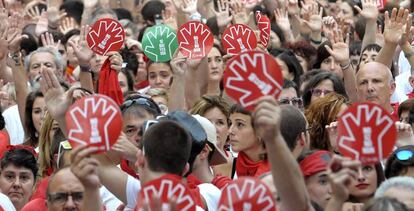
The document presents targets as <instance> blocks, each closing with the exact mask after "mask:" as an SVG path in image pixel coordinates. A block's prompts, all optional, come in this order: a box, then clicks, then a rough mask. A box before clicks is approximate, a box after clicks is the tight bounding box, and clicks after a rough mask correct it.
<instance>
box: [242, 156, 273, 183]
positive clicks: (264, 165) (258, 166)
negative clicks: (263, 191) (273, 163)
mask: <svg viewBox="0 0 414 211" xmlns="http://www.w3.org/2000/svg"><path fill="white" fill-rule="evenodd" d="M269 171H270V166H269V162H268V161H267V159H265V160H260V161H258V162H253V161H252V160H250V158H249V157H247V155H246V154H245V153H244V152H239V154H238V155H237V160H236V173H237V177H242V176H252V177H259V176H260V175H262V174H264V173H267V172H269Z"/></svg>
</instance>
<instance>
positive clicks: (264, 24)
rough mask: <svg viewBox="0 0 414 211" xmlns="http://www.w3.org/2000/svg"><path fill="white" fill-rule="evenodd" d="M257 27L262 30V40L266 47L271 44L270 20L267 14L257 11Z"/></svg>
mask: <svg viewBox="0 0 414 211" xmlns="http://www.w3.org/2000/svg"><path fill="white" fill-rule="evenodd" d="M256 21H257V28H258V29H259V31H260V42H261V43H262V45H263V46H264V47H267V46H268V45H269V39H270V20H269V18H268V17H267V16H266V15H262V14H261V13H260V12H259V11H257V12H256Z"/></svg>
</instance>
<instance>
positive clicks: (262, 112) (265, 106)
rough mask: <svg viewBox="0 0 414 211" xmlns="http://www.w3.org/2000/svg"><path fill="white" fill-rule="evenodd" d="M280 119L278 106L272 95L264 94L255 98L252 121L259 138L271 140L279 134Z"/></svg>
mask: <svg viewBox="0 0 414 211" xmlns="http://www.w3.org/2000/svg"><path fill="white" fill-rule="evenodd" d="M280 119H281V114H280V108H279V106H278V104H277V102H276V100H275V99H274V98H273V97H271V96H265V97H261V98H260V99H258V100H257V102H256V108H255V110H254V113H253V122H254V127H255V130H256V132H257V135H258V136H259V137H260V138H262V139H263V140H264V141H272V140H274V138H275V137H276V136H278V135H280V134H279V133H280Z"/></svg>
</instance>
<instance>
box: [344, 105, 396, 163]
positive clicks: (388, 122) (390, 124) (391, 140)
mask: <svg viewBox="0 0 414 211" xmlns="http://www.w3.org/2000/svg"><path fill="white" fill-rule="evenodd" d="M396 138H397V130H396V128H395V124H394V120H393V117H392V116H391V115H390V114H389V113H388V112H387V111H386V110H385V109H383V108H382V107H381V106H379V105H376V104H373V103H360V104H354V105H352V106H351V107H349V108H348V110H346V111H345V112H344V114H343V115H342V116H341V117H340V119H339V120H338V137H337V142H338V147H339V151H340V152H341V154H342V155H344V156H346V157H350V158H352V159H356V160H360V161H361V162H362V163H364V164H374V163H377V162H379V161H382V160H383V159H384V158H386V157H387V156H388V155H389V154H390V153H391V152H392V149H393V147H394V144H395V141H396Z"/></svg>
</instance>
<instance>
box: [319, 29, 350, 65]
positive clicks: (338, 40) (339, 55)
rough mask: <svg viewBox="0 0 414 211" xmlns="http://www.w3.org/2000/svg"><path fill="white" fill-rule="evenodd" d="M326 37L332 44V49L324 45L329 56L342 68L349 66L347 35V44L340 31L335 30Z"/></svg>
mask: <svg viewBox="0 0 414 211" xmlns="http://www.w3.org/2000/svg"><path fill="white" fill-rule="evenodd" d="M328 37H329V41H330V42H331V44H332V48H330V47H329V46H328V45H325V48H326V50H327V51H328V52H329V54H330V55H331V56H332V57H333V58H334V59H335V60H336V61H337V62H339V63H340V64H341V65H342V66H344V65H347V64H349V44H348V43H347V42H348V40H349V34H348V35H347V42H344V38H343V37H342V32H341V31H340V30H335V31H334V32H333V33H330V34H329V35H328Z"/></svg>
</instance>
